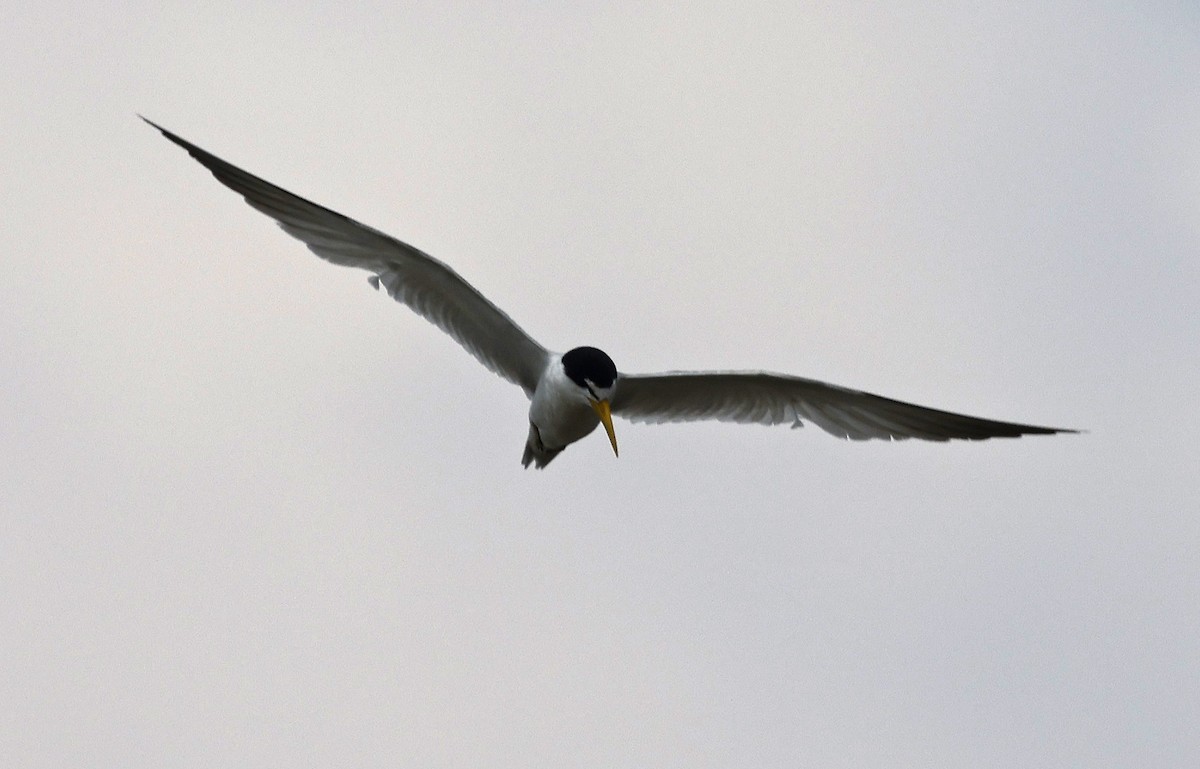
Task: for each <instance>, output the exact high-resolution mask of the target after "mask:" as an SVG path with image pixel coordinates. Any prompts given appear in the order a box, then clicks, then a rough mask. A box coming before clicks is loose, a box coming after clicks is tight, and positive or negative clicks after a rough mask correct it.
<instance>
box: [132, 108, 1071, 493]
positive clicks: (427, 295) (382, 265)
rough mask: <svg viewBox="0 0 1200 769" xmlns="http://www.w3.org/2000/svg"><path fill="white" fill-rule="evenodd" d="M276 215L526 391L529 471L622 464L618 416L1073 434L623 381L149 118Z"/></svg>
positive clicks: (980, 433)
mask: <svg viewBox="0 0 1200 769" xmlns="http://www.w3.org/2000/svg"><path fill="white" fill-rule="evenodd" d="M139 117H140V116H139ZM142 120H145V121H146V122H147V123H149V124H150V125H151V126H153V127H154V128H156V129H157V130H158V131H159V132H161V133H162V135H163V136H165V137H166V138H167V139H169V140H171V141H172V142H174V143H175V144H177V145H179V146H180V147H182V148H183V149H185V150H187V153H188V154H189V155H191V156H192V157H193V158H195V159H196V160H197V161H199V162H200V164H201V165H203V166H204V167H205V168H207V169H208V170H209V171H211V172H212V174H213V176H215V177H216V178H217V180H218V181H219V182H221V183H222V184H224V185H225V186H226V187H228V188H229V189H231V190H233V191H234V192H236V193H238V194H239V195H241V196H242V198H244V199H245V201H246V202H247V203H249V204H250V205H251V206H252V207H254V208H256V209H258V210H259V211H261V212H262V213H264V214H266V215H267V216H269V217H271V218H272V219H274V220H275V222H276V223H277V224H278V225H279V226H280V227H281V228H283V230H284V231H285V232H287V233H288V234H289V235H291V236H293V237H295V238H297V239H299V240H300V241H302V242H303V243H304V244H305V245H307V246H308V248H309V250H311V251H312V252H313V253H315V254H316V255H317V256H319V257H321V258H322V259H325V260H326V261H329V262H332V263H334V264H339V265H342V266H345V267H358V268H361V269H364V270H367V271H368V272H370V273H371V275H370V277H369V278H368V280H369V281H370V283H371V285H372V286H374V287H375V288H376V289H380V288H382V289H383V290H385V291H387V293H388V294H389V295H390V296H391V297H392V298H393V299H395V300H396V301H398V302H400V303H401V304H405V305H407V306H408V307H409V308H410V309H412V310H413V311H414V312H416V313H417V314H418V315H420V316H422V317H424V318H425V319H426V320H428V321H430V322H431V323H433V324H434V325H435V326H437V327H438V328H440V329H441V330H442V331H444V332H446V333H447V334H449V335H450V336H451V337H452V338H453V339H454V340H455V341H456V342H458V343H459V344H460V345H462V346H463V347H464V348H465V349H466V350H467V352H469V353H471V355H473V356H475V358H476V359H478V360H479V362H480V363H482V364H483V365H484V366H486V367H487V368H489V369H491V370H492V371H493V372H495V373H496V374H498V375H500V376H501V377H503V378H505V379H507V380H508V381H510V382H512V383H513V384H515V385H517V386H518V387H520V388H521V389H522V390H524V391H525V395H526V397H528V398H529V400H530V405H529V436H528V438H527V439H526V441H525V452H524V454H523V455H522V457H521V464H522V465H524V466H525V467H526V468H528V467H529V465H530V463H532V464H533V465H534V466H535V467H537V468H539V469H540V468H544V467H545V466H546V465H548V464H549V463H550V462H551V461H552V460H553V459H554V458H555V457H556V456H558V455H559V453H561V452H562V450H563V449H565V448H566V447H567V446H569V445H571V444H572V443H574V442H575V441H578V440H580V439H581V438H584V437H585V436H587V435H589V434H590V433H591V432H592V431H594V430H595V429H596V428H597V427H598V426H599V425H604V430H605V432H606V433H608V440H609V443H611V444H612V450H613V454H614V456H616V455H618V451H617V436H616V433H615V432H614V430H613V423H612V417H613V415H616V416H619V417H623V418H625V419H628V420H630V421H632V422H644V423H663V422H692V421H700V420H718V421H722V422H741V423H755V424H763V425H778V424H790V425H791V426H792V427H801V426H803V424H804V422H805V420H807V421H810V422H812V423H813V424H815V425H817V426H818V427H820V428H821V429H823V430H825V431H826V432H828V433H830V434H832V435H835V436H837V437H839V438H844V439H850V440H867V439H871V438H881V439H886V440H905V439H908V438H918V439H921V440H927V441H948V440H953V439H960V440H972V441H978V440H985V439H987V438H1015V437H1018V436H1021V435H1050V434H1054V433H1074V432H1078V431H1077V430H1067V429H1062V428H1056V427H1038V426H1036V425H1026V424H1016V423H1012V422H998V421H995V420H992V419H982V418H979V417H972V416H967V415H965V414H956V413H952V412H949V411H942V410H939V409H933V408H927V407H925V406H918V405H916V404H913V403H905V402H903V401H898V400H893V399H891V398H885V397H883V396H880V395H874V394H872V393H868V392H862V391H859V390H853V389H850V388H847V387H840V386H838V385H834V384H828V383H826V382H819V381H817V380H815V379H805V378H802V377H797V376H789V375H786V374H774V373H770V372H765V371H672V372H667V373H661V374H625V373H621V372H619V371H618V370H617V367H616V365H615V364H614V363H613V361H612V358H610V357H609V356H608V354H607V353H605V352H603V351H602V350H599V349H597V348H595V347H587V346H584V347H576V348H574V349H572V350H568V351H567V352H565V353H561V354H560V353H555V352H551V351H550V350H547V349H546V348H545V347H543V346H542V345H540V344H539V343H538V342H537V341H535V340H534V339H533V338H532V337H531V336H529V334H527V333H525V331H524V330H522V329H521V327H520V326H518V325H517V324H516V323H515V322H513V320H512V319H511V318H510V317H508V315H507V314H505V313H504V312H503V311H502V310H501V309H500V308H498V307H496V305H494V304H492V303H491V302H489V301H488V300H487V299H486V298H484V296H483V295H482V294H480V293H479V291H477V290H476V289H475V288H474V287H473V286H471V284H469V283H467V282H466V281H465V280H463V279H462V278H461V277H460V276H459V275H458V273H457V272H455V271H454V270H452V269H451V268H450V267H449V266H447V265H446V264H444V263H443V262H441V261H439V260H437V259H435V258H433V257H432V256H430V255H429V254H426V253H425V252H424V251H421V250H420V249H418V248H415V247H414V246H410V245H409V244H407V243H404V242H402V241H400V240H397V239H396V238H393V237H392V236H390V235H387V234H385V233H383V232H380V231H379V230H376V229H374V228H372V227H368V226H367V225H365V224H362V223H361V222H357V221H355V220H353V219H351V218H349V217H347V216H344V215H342V214H339V213H337V212H336V211H332V210H330V209H328V208H325V207H324V206H320V205H317V204H316V203H313V202H311V201H309V200H306V199H304V198H302V197H300V196H298V195H294V194H292V193H290V192H288V191H287V190H284V189H283V188H281V187H277V186H276V185H274V184H271V183H270V182H268V181H265V180H263V179H260V178H259V177H257V176H254V175H253V174H250V173H247V172H246V171H243V170H242V169H240V168H238V167H237V166H234V165H232V164H230V163H228V162H226V161H224V160H222V159H221V158H219V157H217V156H216V155H213V154H212V153H210V152H207V151H205V150H203V149H201V148H200V147H197V146H196V145H194V144H192V143H191V142H189V141H187V140H185V139H183V138H181V137H179V136H178V135H176V134H174V133H172V132H170V131H168V130H167V129H165V128H163V127H162V126H160V125H158V124H156V123H154V122H153V121H151V120H148V119H146V118H145V117H142Z"/></svg>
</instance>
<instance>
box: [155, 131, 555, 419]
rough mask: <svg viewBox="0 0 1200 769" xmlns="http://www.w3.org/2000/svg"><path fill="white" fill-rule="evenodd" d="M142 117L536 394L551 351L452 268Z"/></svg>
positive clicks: (315, 244) (249, 198)
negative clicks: (242, 167)
mask: <svg viewBox="0 0 1200 769" xmlns="http://www.w3.org/2000/svg"><path fill="white" fill-rule="evenodd" d="M142 119H143V120H146V118H142ZM146 122H147V123H150V125H152V126H154V127H155V128H157V129H158V130H159V131H161V132H162V135H163V136H165V137H167V138H168V139H170V140H171V141H173V142H174V143H176V144H178V145H179V146H180V147H183V148H184V149H185V150H187V152H188V154H189V155H191V156H192V157H193V158H195V159H196V160H198V161H200V163H201V165H203V166H204V167H205V168H207V169H208V170H209V171H211V172H212V174H213V176H215V177H217V180H218V181H220V182H221V183H222V184H224V185H225V186H226V187H228V188H229V189H231V190H233V191H234V192H236V193H238V194H239V195H241V196H242V197H243V198H244V199H245V200H246V202H247V203H249V204H250V205H251V206H253V207H254V208H256V209H258V210H259V211H262V212H263V213H264V214H266V215H267V216H269V217H271V218H272V219H274V220H275V221H276V222H277V223H278V224H279V226H280V227H282V228H283V229H284V231H286V232H287V233H288V234H289V235H291V236H293V237H295V238H298V239H299V240H302V241H303V242H304V243H305V244H306V245H307V246H308V247H309V249H310V250H311V251H312V252H313V253H315V254H316V255H317V256H319V257H321V258H322V259H325V260H326V261H330V262H333V263H334V264H340V265H343V266H345V267H360V268H362V269H364V270H369V271H370V272H372V273H374V274H373V276H372V277H371V282H372V284H373V285H375V286H376V287H377V288H378V287H379V285H381V284H382V285H383V286H384V288H386V289H387V292H388V293H389V294H390V295H391V296H392V298H394V299H395V300H396V301H398V302H401V303H403V304H406V305H408V306H409V307H410V308H412V310H413V311H414V312H416V313H417V314H418V315H420V316H422V317H424V318H425V319H426V320H428V321H430V322H431V323H433V324H434V325H435V326H437V327H438V328H440V329H442V330H443V331H445V332H446V333H447V334H449V335H450V336H451V337H453V338H454V339H455V341H457V342H458V343H459V344H461V345H462V346H463V347H464V348H466V350H467V351H468V352H470V353H471V354H472V355H474V356H475V357H476V358H477V359H478V360H479V362H480V363H482V364H483V365H485V366H487V367H488V368H489V369H491V370H492V371H494V372H495V373H497V374H499V375H500V376H502V377H504V378H505V379H507V380H509V381H510V382H512V383H514V384H516V385H519V386H520V387H521V388H522V389H524V390H525V394H526V395H529V396H532V395H533V390H534V388H535V387H536V386H537V382H538V379H539V378H540V377H541V375H542V372H543V371H544V370H545V368H546V365H547V362H548V361H549V353H547V352H546V349H545V348H544V347H542V346H541V345H540V344H538V343H537V342H536V341H534V340H533V339H532V338H531V337H530V336H529V335H528V334H526V333H525V332H524V331H523V330H522V329H521V327H520V326H518V325H517V324H516V323H514V322H513V320H512V319H511V318H509V317H508V315H506V314H505V313H504V312H503V311H501V310H500V308H498V307H496V305H494V304H492V303H491V302H489V301H488V300H487V299H486V298H485V297H484V296H483V295H482V294H480V293H479V292H478V291H476V290H475V289H474V288H473V287H472V286H471V285H470V284H469V283H467V282H466V281H465V280H463V279H462V278H461V277H460V276H459V275H458V273H456V272H455V271H454V270H452V269H450V268H449V267H448V266H446V265H445V264H443V263H442V262H440V261H438V260H437V259H434V258H433V257H432V256H429V255H428V254H426V253H425V252H423V251H421V250H420V249H417V248H414V247H413V246H410V245H408V244H407V243H403V242H401V241H399V240H397V239H395V238H393V237H391V236H390V235H387V234H385V233H382V232H380V231H379V230H376V229H373V228H371V227H368V226H367V225H365V224H362V223H360V222H356V221H354V220H353V219H351V218H349V217H347V216H343V215H342V214H339V213H338V212H336V211H331V210H330V209H328V208H325V207H324V206H320V205H317V204H316V203H313V202H311V201H308V200H305V199H304V198H302V197H299V196H298V195H293V194H292V193H290V192H288V191H287V190H285V189H283V188H281V187H277V186H275V185H274V184H271V183H270V182H267V181H264V180H263V179H260V178H258V177H257V176H254V175H253V174H250V173H247V172H245V171H243V170H242V169H240V168H238V167H236V166H234V165H231V164H229V163H227V162H225V161H224V160H222V159H221V158H219V157H217V156H216V155H213V154H211V153H209V152H206V151H205V150H202V149H200V148H199V147H197V146H196V145H194V144H192V143H191V142H189V141H187V140H185V139H182V138H180V137H179V136H177V135H175V134H173V133H171V132H170V131H168V130H166V129H165V128H163V127H162V126H159V125H157V124H155V123H153V122H151V121H149V120H146Z"/></svg>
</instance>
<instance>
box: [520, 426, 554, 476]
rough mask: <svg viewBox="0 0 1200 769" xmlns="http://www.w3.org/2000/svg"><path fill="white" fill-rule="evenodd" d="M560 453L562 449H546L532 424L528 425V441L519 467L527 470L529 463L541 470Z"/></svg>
mask: <svg viewBox="0 0 1200 769" xmlns="http://www.w3.org/2000/svg"><path fill="white" fill-rule="evenodd" d="M561 453H562V449H550V448H546V446H545V444H543V443H542V436H541V434H540V433H539V432H538V429H537V427H535V426H534V424H533V422H530V423H529V439H528V440H526V441H525V453H524V454H522V455H521V466H522V467H524V468H525V469H529V463H530V462H532V463H533V466H534V467H535V468H537V469H538V470H541V469H542V468H544V467H545V466H546V465H548V464H550V462H551V460H553V459H554V458H555V457H557V456H558V455H559V454H561Z"/></svg>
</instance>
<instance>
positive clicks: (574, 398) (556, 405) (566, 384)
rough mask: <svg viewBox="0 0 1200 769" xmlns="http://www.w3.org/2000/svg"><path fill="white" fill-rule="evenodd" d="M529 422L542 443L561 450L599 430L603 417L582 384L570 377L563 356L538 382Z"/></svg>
mask: <svg viewBox="0 0 1200 769" xmlns="http://www.w3.org/2000/svg"><path fill="white" fill-rule="evenodd" d="M529 421H530V422H532V423H533V425H534V426H535V427H537V429H538V434H539V435H541V438H542V444H543V445H545V446H546V447H547V448H552V449H561V448H563V447H565V446H567V445H568V444H571V443H574V442H575V441H577V440H579V439H580V438H582V437H584V436H585V435H587V434H588V433H590V432H592V431H593V430H595V429H596V427H597V426H598V425H599V424H600V419H599V417H597V416H596V412H595V411H594V410H593V409H592V407H591V405H590V404H589V403H588V402H587V399H586V397H584V394H583V391H582V390H580V388H579V385H577V384H575V383H574V382H572V381H571V380H570V379H568V378H567V375H566V373H565V372H564V371H563V367H562V361H561V358H560V356H555V357H554V358H553V359H551V361H550V365H549V366H547V367H546V371H545V373H544V374H542V378H541V379H540V380H538V386H537V389H536V390H534V393H533V399H532V402H531V403H530V404H529Z"/></svg>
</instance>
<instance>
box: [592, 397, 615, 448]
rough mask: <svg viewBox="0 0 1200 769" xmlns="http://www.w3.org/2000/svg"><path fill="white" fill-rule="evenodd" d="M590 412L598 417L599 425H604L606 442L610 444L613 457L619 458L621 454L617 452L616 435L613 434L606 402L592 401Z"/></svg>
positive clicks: (610, 409)
mask: <svg viewBox="0 0 1200 769" xmlns="http://www.w3.org/2000/svg"><path fill="white" fill-rule="evenodd" d="M592 410H593V411H595V412H596V416H598V417H600V423H601V424H602V425H604V430H605V432H607V433H608V442H609V443H611V444H612V447H613V456H614V457H619V456H621V452H619V451H617V434H616V433H614V432H613V426H612V408H611V407H610V406H609V405H608V401H592Z"/></svg>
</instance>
